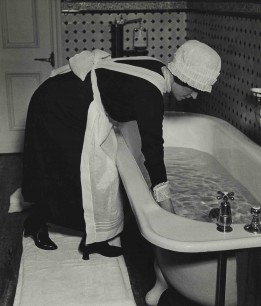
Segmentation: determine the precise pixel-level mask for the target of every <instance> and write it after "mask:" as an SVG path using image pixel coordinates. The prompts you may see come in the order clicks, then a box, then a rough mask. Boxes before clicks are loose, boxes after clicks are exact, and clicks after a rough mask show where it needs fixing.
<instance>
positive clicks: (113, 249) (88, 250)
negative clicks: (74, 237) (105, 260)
mask: <svg viewBox="0 0 261 306" xmlns="http://www.w3.org/2000/svg"><path fill="white" fill-rule="evenodd" d="M85 240H86V235H84V236H83V237H82V240H81V243H80V245H79V251H80V252H81V253H82V254H83V256H82V259H83V260H89V255H90V254H93V253H98V254H100V255H102V256H106V257H118V256H121V255H122V254H123V249H122V248H121V247H117V246H112V245H109V243H108V242H107V241H102V242H95V243H91V244H85Z"/></svg>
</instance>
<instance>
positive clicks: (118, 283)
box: [14, 233, 136, 306]
mask: <svg viewBox="0 0 261 306" xmlns="http://www.w3.org/2000/svg"><path fill="white" fill-rule="evenodd" d="M50 237H51V238H52V240H53V241H54V242H55V243H56V244H57V245H58V249H57V250H54V251H45V250H41V249H39V248H37V247H36V246H35V245H34V242H33V240H32V239H31V238H23V254H22V258H21V265H20V271H19V278H18V284H17V289H16V296H15V301H14V306H18V305H19V306H47V305H48V306H82V305H84V306H86V305H88V306H134V305H136V304H135V302H134V297H133V294H132V290H131V286H130V280H129V276H128V272H127V268H126V265H125V261H124V258H123V256H120V257H116V258H108V257H103V256H101V255H99V254H91V255H90V260H86V261H85V260H82V258H81V254H79V252H78V245H79V243H80V239H81V238H80V237H78V236H65V235H63V234H59V233H50ZM111 244H113V245H119V238H117V239H116V240H114V241H113V242H112V243H111Z"/></svg>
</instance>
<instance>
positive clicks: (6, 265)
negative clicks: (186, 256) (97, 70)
mask: <svg viewBox="0 0 261 306" xmlns="http://www.w3.org/2000/svg"><path fill="white" fill-rule="evenodd" d="M21 170H22V159H21V154H1V155H0V275H1V277H0V305H1V306H11V305H13V301H14V296H15V289H16V284H17V280H18V271H19V265H20V258H21V254H22V230H23V229H22V224H23V221H24V219H25V218H26V216H27V214H28V212H22V213H13V214H8V208H9V197H10V195H11V194H12V193H13V192H14V191H15V190H16V189H17V188H18V187H19V186H20V185H21V172H22V171H21ZM125 216H126V217H125V230H124V232H123V233H122V237H121V240H122V245H123V247H124V249H125V262H126V265H127V269H128V272H129V276H130V282H131V286H132V290H133V294H134V297H135V301H136V304H137V306H146V305H147V304H146V302H145V295H146V293H147V292H148V291H149V290H150V289H151V288H152V287H153V285H154V282H155V274H154V270H153V261H154V258H153V251H152V248H151V245H150V244H149V243H148V242H147V241H146V240H145V239H144V238H143V237H142V236H141V235H140V233H139V230H138V227H137V224H136V222H135V219H134V217H133V214H132V212H131V210H130V208H129V207H127V208H126V212H125ZM172 305H173V306H174V305H175V306H196V305H194V304H193V303H192V302H191V301H186V300H184V299H183V298H181V297H180V296H179V295H178V294H177V293H176V292H174V291H169V292H168V294H167V295H166V300H165V302H164V303H162V304H161V305H160V306H172Z"/></svg>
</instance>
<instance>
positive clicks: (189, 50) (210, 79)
mask: <svg viewBox="0 0 261 306" xmlns="http://www.w3.org/2000/svg"><path fill="white" fill-rule="evenodd" d="M168 69H169V70H170V71H171V73H172V74H173V75H175V76H176V77H177V78H179V79H180V80H181V81H182V82H184V83H187V84H188V85H189V86H191V87H193V88H196V89H198V90H201V91H207V92H211V90H212V85H213V84H214V83H215V82H216V81H217V77H218V76H219V74H220V69H221V58H220V56H219V55H218V54H217V52H216V51H215V50H213V49H212V48H211V47H209V46H208V45H206V44H204V43H202V42H200V41H197V40H189V41H187V42H185V43H184V44H183V45H182V46H180V47H179V49H178V50H177V51H176V53H175V55H174V59H173V61H172V62H170V63H169V64H168Z"/></svg>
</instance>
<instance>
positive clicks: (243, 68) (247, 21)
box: [62, 1, 261, 144]
mask: <svg viewBox="0 0 261 306" xmlns="http://www.w3.org/2000/svg"><path fill="white" fill-rule="evenodd" d="M68 3H69V4H68ZM119 3H120V4H119ZM62 8H63V13H62V33H63V50H64V63H66V62H67V60H68V58H69V57H71V56H72V55H74V54H75V53H77V52H80V51H82V50H85V49H87V50H91V49H94V48H100V49H103V50H105V51H108V52H109V51H110V47H111V41H110V36H111V34H110V26H109V25H110V23H111V22H113V21H114V20H115V18H119V16H120V15H122V17H123V18H125V19H128V20H130V19H134V18H139V17H141V18H142V25H143V26H145V27H146V28H147V29H148V33H149V40H148V51H149V55H150V56H153V57H156V58H159V59H161V60H162V61H163V62H165V63H167V62H168V61H169V60H171V59H172V57H173V53H174V52H175V50H176V49H177V48H178V47H179V46H180V45H181V44H182V43H183V42H184V41H186V40H187V39H198V40H201V41H203V42H205V43H207V44H209V45H210V46H212V47H213V48H215V49H216V50H217V51H218V53H219V54H220V55H221V58H222V70H221V74H220V77H219V80H218V82H217V83H216V85H215V86H214V88H213V91H212V93H211V94H201V95H200V96H199V99H198V100H196V101H194V100H193V101H187V102H185V103H184V102H182V103H178V102H175V101H173V100H172V99H169V100H167V101H166V109H170V110H178V111H192V112H199V113H203V114H208V115H212V116H216V117H219V118H222V119H224V120H226V121H228V122H230V123H231V124H232V125H234V126H235V127H236V128H238V129H239V130H241V131H242V132H243V133H245V134H246V135H247V136H248V137H250V138H251V139H252V140H253V141H255V142H256V143H258V144H261V128H260V123H259V120H257V119H256V116H255V111H254V110H255V108H256V107H257V102H256V100H255V99H254V98H253V97H252V96H251V95H250V91H249V90H250V88H252V87H261V79H260V77H261V62H260V61H261V57H260V55H261V51H260V49H261V20H260V14H261V4H256V3H243V2H242V1H238V2H233V1H227V2H221V1H202V2H199V1H187V2H184V1H136V2H135V3H134V2H132V1H124V2H123V3H122V2H120V1H119V2H118V3H116V2H115V1H113V2H106V1H105V2H104V1H101V2H95V3H91V2H90V1H85V2H81V3H80V4H79V3H72V1H65V2H64V3H63V6H62ZM75 9H76V11H75V12H74V10H75ZM134 27H135V24H131V25H126V26H125V27H124V30H125V32H124V48H125V49H126V50H127V49H132V30H133V28H134Z"/></svg>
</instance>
